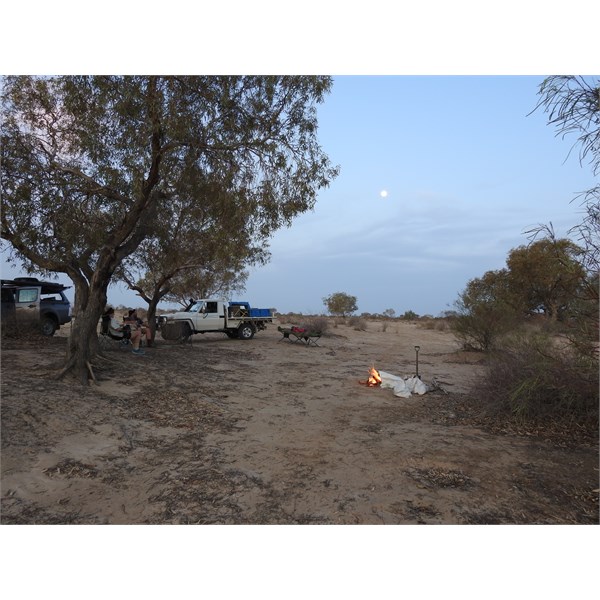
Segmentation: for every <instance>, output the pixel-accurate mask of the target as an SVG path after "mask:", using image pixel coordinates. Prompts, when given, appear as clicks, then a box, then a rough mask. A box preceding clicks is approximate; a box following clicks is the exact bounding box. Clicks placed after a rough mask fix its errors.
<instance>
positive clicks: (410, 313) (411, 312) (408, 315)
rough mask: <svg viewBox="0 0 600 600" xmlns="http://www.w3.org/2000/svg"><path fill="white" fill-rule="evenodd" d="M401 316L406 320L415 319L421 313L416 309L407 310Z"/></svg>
mask: <svg viewBox="0 0 600 600" xmlns="http://www.w3.org/2000/svg"><path fill="white" fill-rule="evenodd" d="M400 318H401V319H402V320H404V321H415V320H416V319H418V318H419V315H418V314H417V313H416V312H415V311H414V310H407V311H406V312H405V313H404V314H403V315H402V316H401V317H400Z"/></svg>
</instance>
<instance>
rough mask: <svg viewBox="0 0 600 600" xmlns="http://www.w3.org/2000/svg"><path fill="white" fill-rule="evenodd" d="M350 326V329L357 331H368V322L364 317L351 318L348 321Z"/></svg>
mask: <svg viewBox="0 0 600 600" xmlns="http://www.w3.org/2000/svg"><path fill="white" fill-rule="evenodd" d="M348 325H350V327H352V328H353V329H354V330H355V331H366V330H367V321H366V319H363V318H362V317H350V319H348Z"/></svg>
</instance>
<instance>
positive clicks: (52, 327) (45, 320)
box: [40, 317, 58, 336]
mask: <svg viewBox="0 0 600 600" xmlns="http://www.w3.org/2000/svg"><path fill="white" fill-rule="evenodd" d="M40 325H41V329H42V333H43V334H44V335H47V336H51V335H54V332H55V331H56V330H57V329H58V326H57V325H56V321H55V320H54V319H53V318H52V317H42V321H41V324H40Z"/></svg>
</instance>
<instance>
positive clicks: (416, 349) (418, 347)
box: [415, 346, 421, 379]
mask: <svg viewBox="0 0 600 600" xmlns="http://www.w3.org/2000/svg"><path fill="white" fill-rule="evenodd" d="M420 349H421V346H415V352H416V355H417V377H418V378H419V379H421V376H420V375H419V350H420Z"/></svg>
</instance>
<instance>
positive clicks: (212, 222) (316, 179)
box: [0, 76, 338, 373]
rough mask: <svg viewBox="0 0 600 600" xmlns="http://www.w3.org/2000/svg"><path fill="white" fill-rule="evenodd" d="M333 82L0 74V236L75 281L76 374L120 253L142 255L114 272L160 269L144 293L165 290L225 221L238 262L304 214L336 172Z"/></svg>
mask: <svg viewBox="0 0 600 600" xmlns="http://www.w3.org/2000/svg"><path fill="white" fill-rule="evenodd" d="M331 83H332V81H331V78H330V77H309V76H298V77H287V76H285V77H279V76H243V77H229V76H223V77H215V76H193V77H188V76H126V77H121V76H109V77H107V76H59V77H31V76H22V77H5V78H3V90H2V116H3V123H2V131H1V140H0V152H1V156H0V169H1V171H0V175H1V181H0V183H1V186H2V196H1V206H0V209H1V210H0V212H1V226H2V229H1V233H2V238H3V239H4V240H6V241H8V242H9V244H10V245H11V249H12V252H13V256H14V257H16V258H17V259H18V260H20V261H21V262H23V264H24V265H25V266H26V268H27V267H29V266H31V265H34V266H35V268H37V269H45V270H49V271H55V272H62V273H66V274H67V275H68V276H69V277H70V278H71V279H72V281H73V282H74V284H75V306H74V310H75V312H77V314H78V315H79V316H80V318H79V319H78V322H77V323H75V325H74V327H73V329H72V334H71V338H70V340H71V341H70V346H69V348H70V351H75V350H77V349H78V348H81V347H83V346H85V347H86V348H87V349H88V350H89V352H88V353H87V354H86V355H85V356H84V354H85V353H79V358H78V364H79V367H80V370H81V372H82V373H84V372H86V366H85V363H86V361H87V359H88V357H89V353H90V352H93V348H92V342H91V341H90V340H91V338H92V337H93V334H92V330H91V329H90V328H91V327H92V325H95V323H96V322H97V319H98V317H99V315H100V313H101V311H102V308H103V307H104V305H105V303H106V290H107V288H108V285H109V283H110V282H111V281H112V278H113V275H114V273H115V271H116V270H117V269H119V268H120V267H121V265H122V264H123V261H124V260H126V259H127V260H129V259H128V257H132V256H133V255H134V253H135V252H138V251H139V252H140V253H146V255H147V257H148V260H147V259H146V258H143V259H142V258H141V257H140V255H139V254H138V255H137V256H136V257H135V258H132V259H131V262H130V263H129V264H127V265H124V270H125V271H127V270H130V271H133V273H136V271H137V272H141V276H143V274H144V272H145V271H146V268H154V267H157V271H160V273H157V281H155V282H153V285H154V287H155V288H156V286H158V289H159V291H160V292H161V293H162V291H164V289H165V286H164V285H163V284H164V280H165V278H167V277H168V276H169V275H171V274H172V272H169V271H168V269H167V268H166V266H165V265H167V266H168V264H167V263H168V261H170V263H171V264H176V265H177V267H178V268H179V267H181V266H182V265H188V266H189V264H190V263H189V260H190V257H191V256H193V255H194V252H195V251H196V257H197V250H196V249H197V248H198V247H201V248H203V249H204V248H206V247H207V245H206V244H205V243H204V242H206V240H207V238H208V240H209V241H210V242H211V243H214V244H217V245H218V244H224V242H225V240H226V238H227V237H228V234H229V233H231V231H232V229H231V227H233V226H235V227H237V229H236V231H237V232H239V233H240V235H239V236H237V237H236V238H235V241H236V244H237V248H238V249H240V248H241V249H242V251H243V252H242V256H243V258H247V257H248V255H247V254H246V253H245V250H247V249H251V250H252V251H253V252H254V251H256V249H257V248H261V247H263V245H264V244H263V243H264V241H265V240H266V239H267V238H268V237H269V235H270V234H271V233H272V232H273V231H275V230H276V229H278V228H279V227H281V226H284V225H290V224H291V221H292V219H293V218H294V217H295V216H296V215H298V214H301V213H303V212H305V211H306V210H309V209H310V208H312V207H313V206H314V203H315V200H316V196H317V193H318V191H319V190H320V189H321V188H323V187H326V186H327V185H329V183H330V182H331V181H332V179H333V178H335V177H336V175H337V173H338V169H337V168H335V167H333V166H332V165H331V164H330V162H329V159H328V157H327V156H326V155H325V153H324V152H323V151H322V149H321V147H320V146H319V143H318V140H317V137H316V133H317V116H316V115H317V113H316V105H317V104H319V103H321V102H322V101H323V100H324V98H325V96H326V94H327V93H328V92H329V90H330V88H331ZM205 209H206V210H205ZM228 220H229V222H228ZM223 223H226V224H227V227H225V228H222V227H219V225H220V224H223ZM215 227H216V229H215ZM213 230H214V231H215V235H214V236H212V237H211V234H210V232H211V231H213ZM173 239H176V240H177V242H178V243H176V244H172V243H170V242H172V241H173ZM255 242H257V243H255ZM202 244H204V245H202ZM209 245H210V244H209ZM178 254H179V255H181V256H178ZM207 254H208V256H210V257H211V258H214V255H213V254H212V252H211V251H210V250H208V251H207ZM165 258H168V261H167V263H165V261H164V260H163V259H165ZM161 261H163V264H161ZM196 264H197V263H194V265H196ZM211 264H212V263H211ZM206 266H207V265H206V264H205V263H203V264H201V265H200V267H202V268H205V267H206ZM141 276H140V277H135V279H136V280H138V279H141V278H142V277H141ZM161 280H162V282H161ZM157 293H158V292H157ZM84 315H85V318H83V316H84ZM86 352H87V351H86Z"/></svg>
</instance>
